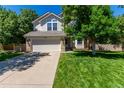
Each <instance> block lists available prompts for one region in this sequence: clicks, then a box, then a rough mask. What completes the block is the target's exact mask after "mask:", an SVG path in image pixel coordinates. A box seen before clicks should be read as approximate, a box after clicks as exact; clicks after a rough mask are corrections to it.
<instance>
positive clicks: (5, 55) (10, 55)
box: [0, 51, 22, 61]
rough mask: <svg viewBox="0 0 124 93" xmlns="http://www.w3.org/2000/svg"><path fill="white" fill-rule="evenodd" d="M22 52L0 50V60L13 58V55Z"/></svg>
mask: <svg viewBox="0 0 124 93" xmlns="http://www.w3.org/2000/svg"><path fill="white" fill-rule="evenodd" d="M21 54H22V53H20V52H7V51H0V61H3V60H6V59H9V58H13V57H15V56H19V55H21Z"/></svg>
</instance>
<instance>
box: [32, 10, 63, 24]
mask: <svg viewBox="0 0 124 93" xmlns="http://www.w3.org/2000/svg"><path fill="white" fill-rule="evenodd" d="M50 15H53V16H55V17H57V18H59V19H62V18H61V17H60V16H59V15H56V14H54V13H50V12H47V13H45V14H44V15H42V16H40V17H38V18H37V19H35V20H34V21H32V23H35V22H37V21H41V20H43V19H45V18H47V17H49V16H50Z"/></svg>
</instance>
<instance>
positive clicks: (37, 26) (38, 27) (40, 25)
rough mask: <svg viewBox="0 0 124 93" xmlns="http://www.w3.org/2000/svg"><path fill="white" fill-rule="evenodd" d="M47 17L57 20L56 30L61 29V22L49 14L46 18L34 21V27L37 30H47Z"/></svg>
mask: <svg viewBox="0 0 124 93" xmlns="http://www.w3.org/2000/svg"><path fill="white" fill-rule="evenodd" d="M49 19H56V20H57V28H58V30H57V31H63V26H62V22H61V20H60V19H59V18H57V17H55V16H53V15H51V16H49V17H47V18H46V19H44V20H42V21H41V22H39V23H35V24H34V29H36V30H38V31H47V21H48V20H49Z"/></svg>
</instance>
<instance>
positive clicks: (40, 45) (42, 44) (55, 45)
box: [32, 39, 61, 52]
mask: <svg viewBox="0 0 124 93" xmlns="http://www.w3.org/2000/svg"><path fill="white" fill-rule="evenodd" d="M32 45H33V51H34V52H50V51H61V45H60V39H34V40H32Z"/></svg>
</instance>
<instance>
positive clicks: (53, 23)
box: [47, 19, 57, 31]
mask: <svg viewBox="0 0 124 93" xmlns="http://www.w3.org/2000/svg"><path fill="white" fill-rule="evenodd" d="M47 31H57V20H56V19H52V20H48V21H47Z"/></svg>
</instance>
